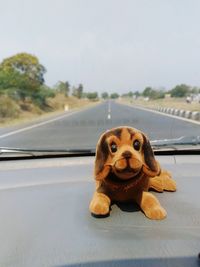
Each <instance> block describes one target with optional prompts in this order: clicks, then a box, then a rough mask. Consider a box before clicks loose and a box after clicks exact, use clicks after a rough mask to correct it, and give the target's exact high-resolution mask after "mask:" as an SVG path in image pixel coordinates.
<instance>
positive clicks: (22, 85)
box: [0, 0, 200, 150]
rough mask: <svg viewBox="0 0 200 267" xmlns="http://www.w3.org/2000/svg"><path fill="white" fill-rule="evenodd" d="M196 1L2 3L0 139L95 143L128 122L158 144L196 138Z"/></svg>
mask: <svg viewBox="0 0 200 267" xmlns="http://www.w3.org/2000/svg"><path fill="white" fill-rule="evenodd" d="M11 5H12V8H11ZM199 8H200V3H199V2H198V1H193V2H192V3H189V2H188V3H187V2H184V3H183V2H181V4H180V2H179V1H166V2H161V1H153V2H152V1H151V2H146V1H137V2H135V1H125V2H124V1H114V0H113V1H112V0H111V1H90V0H88V1H84V2H82V1H59V2H56V1H50V2H49V1H45V0H43V1H37V0H36V1H31V0H30V1H26V2H24V1H17V2H12V4H11V2H10V1H6V2H4V3H2V4H1V11H0V12H1V15H0V25H1V26H0V27H1V28H2V31H1V51H0V147H1V148H2V147H7V148H21V149H49V150H51V149H52V150H62V149H94V148H95V147H96V143H97V141H98V139H99V137H100V135H101V134H102V133H103V132H104V131H106V130H108V129H110V128H112V127H117V126H123V125H126V126H131V127H134V128H137V129H139V130H141V131H143V132H144V133H146V134H147V136H148V137H149V138H150V140H161V141H160V142H159V145H160V144H162V143H163V144H165V145H166V146H167V145H170V141H169V140H172V139H179V140H182V141H185V140H186V141H187V142H185V143H186V144H187V145H190V143H191V144H193V145H195V144H198V142H199V140H200V139H199V136H200V81H199V79H198V76H199V75H198V69H199V64H200V59H199V56H198V54H199V42H200V34H199V24H200V17H199V14H198V10H199ZM186 17H187V19H186ZM185 138H186V139H185ZM166 139H167V142H166ZM194 139H195V140H197V141H195V142H193V140H194Z"/></svg>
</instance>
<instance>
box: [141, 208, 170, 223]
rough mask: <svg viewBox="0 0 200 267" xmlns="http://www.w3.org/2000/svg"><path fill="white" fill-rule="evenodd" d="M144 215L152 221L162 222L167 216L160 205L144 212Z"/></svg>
mask: <svg viewBox="0 0 200 267" xmlns="http://www.w3.org/2000/svg"><path fill="white" fill-rule="evenodd" d="M144 213H145V215H146V216H147V217H148V218H149V219H152V220H162V219H164V218H165V217H166V216H167V212H166V210H165V209H164V208H163V207H161V206H160V205H156V206H154V207H152V208H151V209H148V210H146V211H144Z"/></svg>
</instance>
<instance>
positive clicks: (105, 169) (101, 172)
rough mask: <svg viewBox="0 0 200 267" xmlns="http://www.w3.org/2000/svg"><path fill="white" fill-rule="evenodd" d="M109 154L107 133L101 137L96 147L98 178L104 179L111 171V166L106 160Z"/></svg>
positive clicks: (96, 177) (95, 171)
mask: <svg viewBox="0 0 200 267" xmlns="http://www.w3.org/2000/svg"><path fill="white" fill-rule="evenodd" d="M108 155H109V148H108V145H107V143H106V135H105V133H104V134H103V135H102V136H101V137H100V139H99V141H98V143H97V147H96V158H95V170H94V175H95V179H96V180H99V181H100V180H103V179H105V178H106V176H107V175H108V174H109V172H110V168H111V167H110V166H109V165H106V160H107V158H108Z"/></svg>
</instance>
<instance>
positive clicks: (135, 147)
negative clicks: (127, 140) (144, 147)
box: [133, 140, 140, 151]
mask: <svg viewBox="0 0 200 267" xmlns="http://www.w3.org/2000/svg"><path fill="white" fill-rule="evenodd" d="M133 147H134V149H135V150H137V151H138V150H140V142H139V141H138V140H135V141H134V143H133Z"/></svg>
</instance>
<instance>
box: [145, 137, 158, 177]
mask: <svg viewBox="0 0 200 267" xmlns="http://www.w3.org/2000/svg"><path fill="white" fill-rule="evenodd" d="M143 140H144V143H143V152H144V163H145V164H144V166H143V171H144V173H145V174H147V175H149V176H150V177H154V176H156V175H159V173H160V166H159V164H158V163H157V161H156V160H155V157H154V153H153V150H152V148H151V145H150V142H149V140H148V139H147V137H146V136H145V135H143Z"/></svg>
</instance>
